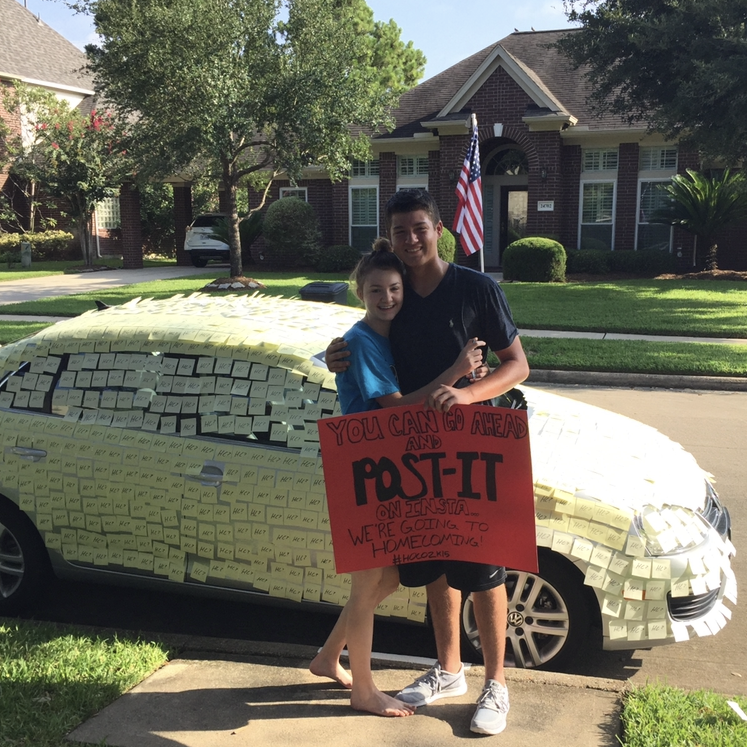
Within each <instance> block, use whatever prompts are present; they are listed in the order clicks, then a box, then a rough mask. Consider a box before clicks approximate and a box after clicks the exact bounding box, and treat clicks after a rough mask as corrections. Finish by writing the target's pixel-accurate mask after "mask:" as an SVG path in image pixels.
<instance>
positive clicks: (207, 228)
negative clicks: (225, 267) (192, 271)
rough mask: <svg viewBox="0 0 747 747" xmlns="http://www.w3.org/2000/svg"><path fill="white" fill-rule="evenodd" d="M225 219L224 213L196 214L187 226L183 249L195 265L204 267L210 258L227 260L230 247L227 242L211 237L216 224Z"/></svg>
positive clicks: (221, 260)
mask: <svg viewBox="0 0 747 747" xmlns="http://www.w3.org/2000/svg"><path fill="white" fill-rule="evenodd" d="M225 219H226V216H225V214H224V213H205V214H204V215H198V216H197V217H196V218H195V219H194V220H193V221H192V224H191V225H190V226H188V227H187V236H186V238H185V239H184V251H185V252H188V253H189V256H190V259H191V260H192V264H193V265H194V266H195V267H205V266H206V265H207V263H208V260H210V259H216V260H219V261H220V262H228V261H229V259H230V251H231V249H230V247H229V246H228V244H226V243H225V242H224V241H220V240H219V239H216V238H212V234H213V231H214V229H215V227H216V225H217V224H218V223H220V222H221V221H223V220H225Z"/></svg>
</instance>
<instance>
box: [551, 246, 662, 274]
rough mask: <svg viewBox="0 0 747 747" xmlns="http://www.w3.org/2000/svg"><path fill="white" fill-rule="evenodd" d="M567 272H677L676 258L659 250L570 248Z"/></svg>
mask: <svg viewBox="0 0 747 747" xmlns="http://www.w3.org/2000/svg"><path fill="white" fill-rule="evenodd" d="M566 272H568V273H569V274H579V275H580V274H588V275H607V274H609V273H613V272H623V273H627V274H630V275H640V276H641V277H653V276H655V275H661V274H662V273H670V272H677V258H676V257H675V256H674V255H673V254H670V253H669V252H663V251H661V250H659V249H647V250H642V251H640V252H633V251H619V252H611V251H609V250H608V249H605V250H597V249H572V250H571V251H569V252H568V256H567V264H566Z"/></svg>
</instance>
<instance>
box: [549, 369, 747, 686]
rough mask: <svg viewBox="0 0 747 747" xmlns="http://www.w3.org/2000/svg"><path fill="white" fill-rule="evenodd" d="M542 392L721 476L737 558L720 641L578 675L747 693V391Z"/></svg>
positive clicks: (613, 656)
mask: <svg viewBox="0 0 747 747" xmlns="http://www.w3.org/2000/svg"><path fill="white" fill-rule="evenodd" d="M541 388H542V389H544V390H546V391H552V392H554V393H556V394H562V395H564V396H566V397H572V398H574V399H578V400H580V401H582V402H588V403H589V404H592V405H597V406H599V407H603V408H605V409H607V410H612V411H614V412H619V413H622V414H623V415H627V416H628V417H631V418H634V419H636V420H640V421H641V422H643V423H647V424H648V425H651V426H653V427H654V428H656V429H658V430H659V431H661V432H662V433H664V434H665V435H667V436H669V437H670V438H672V439H673V440H674V441H678V442H679V443H681V444H682V445H683V446H684V447H685V448H686V449H687V450H688V451H690V452H691V453H692V454H694V455H695V458H696V459H697V460H698V463H699V464H700V465H701V467H703V468H704V469H705V470H707V471H709V472H711V473H712V474H713V475H714V476H715V478H716V489H717V490H718V492H719V495H720V496H721V498H722V500H723V501H724V503H726V505H727V506H728V508H729V511H730V512H731V516H732V522H733V541H734V544H735V545H736V547H737V556H736V558H735V559H734V561H733V567H734V570H735V572H736V574H737V581H738V582H739V583H740V585H742V587H743V588H742V599H741V600H740V604H739V605H738V606H737V608H736V609H735V611H734V616H733V619H732V621H731V622H730V623H729V624H728V625H727V626H726V628H725V629H724V630H722V631H721V632H720V633H719V634H718V635H717V636H713V637H708V638H701V639H698V640H694V641H689V642H687V643H681V644H677V645H674V646H661V647H658V648H653V649H650V650H647V651H646V650H637V651H635V652H633V653H632V655H628V654H627V652H612V651H610V652H599V653H597V654H595V655H593V656H590V657H589V658H588V659H586V660H584V661H580V662H578V663H577V666H576V667H575V668H574V670H573V671H574V672H577V673H579V674H587V675H595V676H598V677H613V678H619V677H621V676H626V677H630V678H631V679H632V681H633V682H634V683H637V684H645V682H646V681H653V680H654V679H657V678H658V679H661V680H662V681H666V682H669V683H670V684H672V685H677V686H679V687H684V688H699V687H708V688H712V689H714V690H716V691H718V692H722V693H727V694H734V695H747V646H745V640H747V611H745V605H744V594H745V590H744V583H745V579H747V500H746V496H745V492H746V490H747V458H746V456H747V428H746V427H745V424H747V393H745V392H703V391H698V392H694V391H687V390H685V391H677V390H668V389H611V388H601V387H589V386H550V385H546V384H543V385H542V386H541Z"/></svg>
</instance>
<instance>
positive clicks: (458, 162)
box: [428, 132, 480, 269]
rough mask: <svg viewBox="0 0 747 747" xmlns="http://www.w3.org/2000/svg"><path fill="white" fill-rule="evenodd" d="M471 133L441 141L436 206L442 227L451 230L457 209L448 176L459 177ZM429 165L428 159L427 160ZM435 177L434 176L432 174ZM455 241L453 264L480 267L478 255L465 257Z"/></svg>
mask: <svg viewBox="0 0 747 747" xmlns="http://www.w3.org/2000/svg"><path fill="white" fill-rule="evenodd" d="M470 135H471V133H469V132H467V133H465V134H464V135H442V136H441V138H440V140H441V169H440V171H439V174H438V175H439V177H440V189H439V192H440V197H441V200H440V202H439V204H438V209H439V211H440V213H441V220H442V221H443V224H444V226H446V228H448V229H449V230H451V227H452V225H453V224H454V215H455V213H456V209H457V196H456V191H455V190H456V180H455V181H453V182H452V181H451V179H450V174H454V175H456V177H457V178H458V177H459V173H460V172H461V170H462V164H463V163H464V156H465V155H466V154H467V149H468V148H469V141H470ZM429 165H430V158H429ZM434 176H435V174H434ZM430 183H431V174H430V173H429V174H428V185H429V186H430ZM455 238H456V240H457V246H456V256H455V257H454V262H456V264H458V265H466V266H467V267H472V268H473V269H476V268H478V267H479V266H480V257H479V255H478V254H472V255H467V254H465V252H464V249H463V248H462V245H461V242H460V240H459V236H458V235H457V234H455Z"/></svg>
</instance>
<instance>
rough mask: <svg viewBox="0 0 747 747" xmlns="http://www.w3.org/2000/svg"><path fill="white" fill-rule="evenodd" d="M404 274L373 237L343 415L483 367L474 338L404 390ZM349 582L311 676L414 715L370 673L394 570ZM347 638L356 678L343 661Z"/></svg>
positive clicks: (362, 268)
mask: <svg viewBox="0 0 747 747" xmlns="http://www.w3.org/2000/svg"><path fill="white" fill-rule="evenodd" d="M404 273H405V268H404V265H403V264H402V262H401V260H400V259H399V258H398V257H397V256H396V255H395V254H394V253H393V252H392V248H391V245H390V244H389V241H387V239H383V238H380V239H377V240H376V242H375V243H374V246H373V251H372V252H371V253H370V254H367V255H366V256H364V257H363V258H362V259H361V260H360V262H359V263H358V265H357V267H356V268H355V270H353V274H352V275H351V281H352V282H353V283H354V284H355V292H356V294H357V296H358V298H360V300H361V301H362V302H363V305H364V306H365V308H366V314H365V316H364V317H363V319H362V320H361V321H359V322H357V323H356V324H355V325H354V326H353V327H351V329H349V330H348V331H347V332H346V333H345V335H344V337H345V340H346V342H347V345H348V350H350V360H351V361H352V365H351V366H350V367H349V368H348V369H347V370H346V371H345V372H344V373H341V374H337V391H338V394H339V397H340V407H341V409H342V412H343V413H344V414H345V415H348V414H350V413H354V412H364V411H366V410H373V409H377V408H379V407H394V406H398V405H411V404H417V403H418V402H423V401H424V400H425V398H426V396H427V395H428V394H429V393H430V392H431V391H433V390H434V389H436V388H437V387H439V386H441V385H443V384H445V385H447V386H451V385H453V384H454V383H456V382H457V381H458V380H459V379H460V378H462V377H463V376H466V375H468V374H469V373H470V372H472V371H474V370H475V369H479V368H480V367H481V365H482V351H481V348H482V347H483V346H484V345H485V343H484V342H482V341H480V340H477V339H473V340H470V341H469V342H468V343H467V345H466V346H465V347H464V349H463V350H462V352H461V353H460V354H459V357H458V358H457V360H456V362H455V363H454V364H453V365H452V366H450V367H449V368H448V369H447V370H446V371H444V373H443V374H441V376H439V377H438V378H436V379H435V380H434V381H432V382H431V383H430V384H427V385H426V386H424V387H422V388H421V389H418V390H417V391H415V392H412V393H411V394H408V395H405V396H403V395H402V394H401V393H400V391H399V385H398V384H397V379H396V374H395V370H394V360H393V358H392V353H391V350H390V348H389V340H388V337H389V327H390V325H391V323H392V319H394V317H395V316H396V315H397V313H398V312H399V310H400V309H401V308H402V299H403V283H404ZM351 581H352V583H351V590H350V598H349V599H348V602H347V604H346V605H345V607H344V609H343V611H342V612H341V613H340V617H339V619H338V621H337V623H336V624H335V627H334V628H333V630H332V632H331V633H330V635H329V638H327V641H326V642H325V644H324V646H323V647H322V649H321V650H320V651H319V653H318V654H317V655H316V657H315V658H314V659H313V661H312V662H311V665H310V667H309V669H310V670H311V672H312V673H313V674H316V675H319V676H322V677H331V678H332V679H334V680H337V682H339V683H340V684H341V685H343V686H345V687H352V692H351V697H350V704H351V706H352V707H353V708H355V709H356V710H359V711H369V712H370V713H375V714H377V715H379V716H409V715H411V714H412V713H413V711H414V710H415V709H414V707H413V706H410V705H408V704H407V703H403V702H402V701H400V700H396V699H395V698H392V697H390V696H389V695H386V694H385V693H382V692H381V691H380V690H379V689H378V688H377V687H376V685H375V684H374V681H373V676H372V674H371V647H372V644H373V616H374V610H375V609H376V607H377V606H378V604H379V603H380V602H381V601H382V600H384V599H386V597H387V596H389V594H391V593H392V592H393V591H394V590H395V589H396V588H397V586H398V584H399V574H398V572H397V568H396V567H395V566H388V567H386V568H371V569H369V570H365V571H355V572H353V573H351ZM346 643H347V646H348V652H349V657H350V669H351V671H352V674H353V676H352V677H351V676H350V674H348V672H346V671H345V669H344V668H343V667H342V665H341V664H340V654H341V653H342V650H343V649H344V647H345V644H346Z"/></svg>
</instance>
